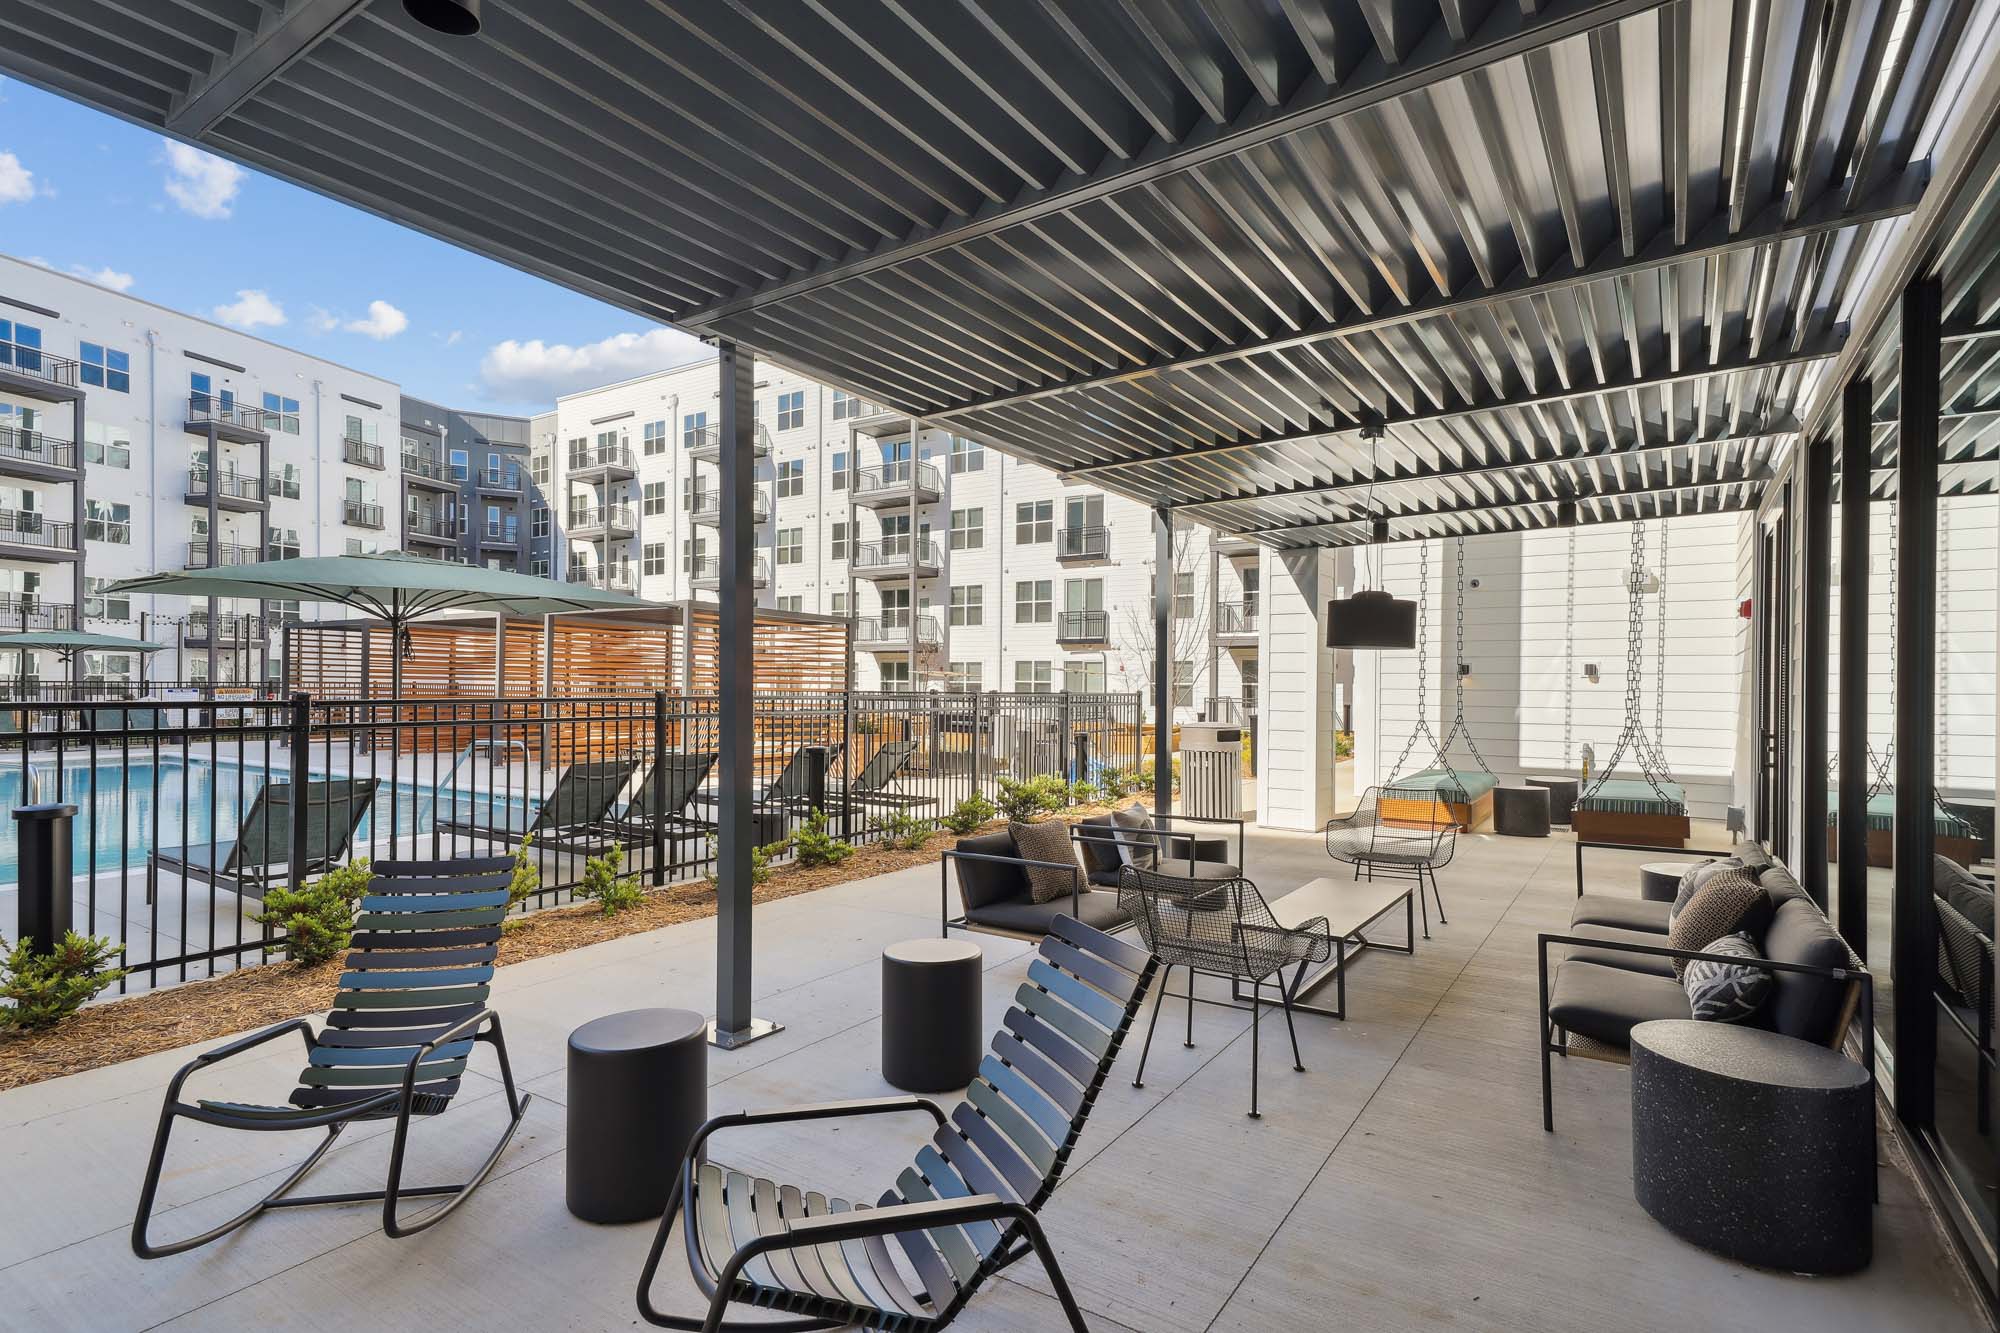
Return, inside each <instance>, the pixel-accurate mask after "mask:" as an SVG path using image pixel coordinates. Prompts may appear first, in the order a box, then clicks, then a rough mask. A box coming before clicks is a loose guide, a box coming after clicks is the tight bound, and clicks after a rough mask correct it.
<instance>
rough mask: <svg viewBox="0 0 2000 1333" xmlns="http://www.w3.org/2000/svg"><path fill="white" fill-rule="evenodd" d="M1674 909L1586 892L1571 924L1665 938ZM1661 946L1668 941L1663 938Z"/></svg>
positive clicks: (1572, 917)
mask: <svg viewBox="0 0 2000 1333" xmlns="http://www.w3.org/2000/svg"><path fill="white" fill-rule="evenodd" d="M1672 907H1673V904H1672V903H1656V902H1648V901H1647V900H1645V899H1644V898H1629V897H1625V896H1623V895H1620V894H1616V893H1586V894H1584V895H1583V896H1582V897H1581V898H1578V899H1577V900H1576V906H1575V908H1573V909H1572V910H1571V912H1570V914H1569V921H1570V925H1572V926H1584V925H1590V926H1614V927H1616V928H1617V929H1619V930H1643V931H1647V932H1649V933H1651V934H1654V935H1665V934H1666V933H1667V912H1668V910H1669V909H1671V908H1672ZM1660 943H1662V944H1665V943H1666V941H1665V940H1664V939H1662V940H1661V941H1660Z"/></svg>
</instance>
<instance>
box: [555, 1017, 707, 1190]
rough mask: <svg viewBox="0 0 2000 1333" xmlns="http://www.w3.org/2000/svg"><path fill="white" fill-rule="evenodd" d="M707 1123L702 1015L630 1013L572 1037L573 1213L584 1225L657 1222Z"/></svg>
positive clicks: (569, 1170)
mask: <svg viewBox="0 0 2000 1333" xmlns="http://www.w3.org/2000/svg"><path fill="white" fill-rule="evenodd" d="M706 1119H708V1023H707V1020H706V1019H704V1018H703V1017H702V1016H701V1015H700V1014H697V1013H694V1012H693V1011H691V1010H687V1009H630V1010H627V1011H626V1012H624V1013H621V1014H608V1015H606V1016H605V1017H603V1018H594V1019H592V1020H591V1021H590V1022H588V1023H585V1024H584V1025H583V1026H582V1027H580V1028H578V1029H577V1030H576V1031H574V1032H572V1033H570V1034H569V1152H568V1161H567V1167H566V1178H565V1180H564V1186H563V1190H564V1195H565V1198H566V1201H567V1202H568V1204H569V1210H570V1212H572V1213H574V1214H575V1215H576V1216H578V1217H580V1218H582V1219H583V1220H584V1221H586V1222H638V1221H641V1220H643V1219H645V1218H649V1217H658V1216H659V1215H660V1214H661V1213H662V1212H665V1211H666V1207H667V1195H668V1194H669V1193H670V1192H671V1191H672V1189H673V1184H674V1175H675V1173H676V1172H678V1171H679V1170H680V1166H681V1158H682V1157H683V1156H684V1155H685V1154H686V1153H687V1146H688V1140H689V1139H691V1138H693V1137H694V1132H695V1131H696V1130H697V1129H700V1128H701V1124H702V1122H703V1121H704V1120H706Z"/></svg>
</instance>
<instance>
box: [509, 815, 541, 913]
mask: <svg viewBox="0 0 2000 1333" xmlns="http://www.w3.org/2000/svg"><path fill="white" fill-rule="evenodd" d="M534 847H535V835H534V834H532V833H530V834H528V835H527V836H526V837H524V838H522V839H521V845H520V846H519V847H516V848H515V849H514V878H513V879H512V880H511V881H510V882H509V883H508V885H507V910H508V911H509V912H510V913H511V912H512V911H513V910H514V909H515V908H517V907H519V906H520V905H521V904H522V903H525V902H527V901H528V899H530V898H532V897H534V896H535V895H536V894H537V893H539V892H540V891H541V888H542V870H541V867H540V866H538V865H536V864H535V856H534ZM526 924H527V922H526V919H525V918H523V917H518V916H509V917H508V918H507V919H506V920H505V921H503V922H501V923H500V928H501V929H502V930H504V931H515V930H519V929H520V928H521V927H522V926H524V925H526Z"/></svg>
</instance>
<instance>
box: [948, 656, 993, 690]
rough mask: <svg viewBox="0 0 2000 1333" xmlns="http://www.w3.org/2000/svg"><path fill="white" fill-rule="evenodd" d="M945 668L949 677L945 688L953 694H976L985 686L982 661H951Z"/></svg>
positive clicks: (984, 665) (984, 671)
mask: <svg viewBox="0 0 2000 1333" xmlns="http://www.w3.org/2000/svg"><path fill="white" fill-rule="evenodd" d="M946 670H947V673H948V674H949V675H950V677H951V679H950V681H949V682H948V683H947V684H946V686H945V688H946V689H948V690H950V691H951V692H952V693H953V694H977V693H979V691H980V690H981V689H983V688H984V687H985V681H984V678H985V675H986V664H985V663H983V662H952V663H950V664H949V665H948V667H947V668H946Z"/></svg>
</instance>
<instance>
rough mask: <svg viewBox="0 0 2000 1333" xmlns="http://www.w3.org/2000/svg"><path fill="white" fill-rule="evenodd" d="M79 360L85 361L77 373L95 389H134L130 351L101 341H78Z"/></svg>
mask: <svg viewBox="0 0 2000 1333" xmlns="http://www.w3.org/2000/svg"><path fill="white" fill-rule="evenodd" d="M77 360H79V361H81V362H82V363H83V366H82V368H81V369H80V370H79V371H78V372H77V373H78V374H79V375H81V376H82V377H83V382H84V383H85V384H88V385H89V386H90V387H92V388H93V389H109V390H111V391H112V392H113V393H130V392H131V391H132V357H131V354H130V353H127V352H121V351H119V350H118V349H117V348H115V347H114V348H106V347H104V346H102V345H101V344H99V343H78V344H77Z"/></svg>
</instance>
